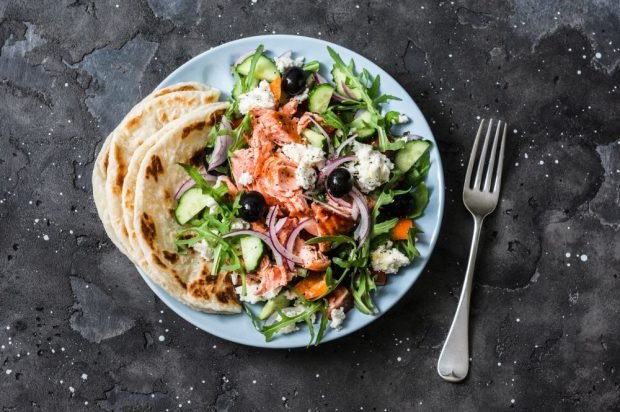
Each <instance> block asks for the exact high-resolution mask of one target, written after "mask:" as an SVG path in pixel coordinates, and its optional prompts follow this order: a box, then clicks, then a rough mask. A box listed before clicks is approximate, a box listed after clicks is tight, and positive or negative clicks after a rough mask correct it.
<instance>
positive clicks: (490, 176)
mask: <svg viewBox="0 0 620 412" xmlns="http://www.w3.org/2000/svg"><path fill="white" fill-rule="evenodd" d="M501 129H502V121H501V120H498V121H497V129H496V131H495V138H493V146H492V147H491V153H490V154H489V167H488V168H487V177H486V178H485V179H484V189H483V190H484V191H485V192H488V191H489V190H490V189H491V180H493V168H494V167H495V158H496V157H497V141H498V140H499V132H500V131H501Z"/></svg>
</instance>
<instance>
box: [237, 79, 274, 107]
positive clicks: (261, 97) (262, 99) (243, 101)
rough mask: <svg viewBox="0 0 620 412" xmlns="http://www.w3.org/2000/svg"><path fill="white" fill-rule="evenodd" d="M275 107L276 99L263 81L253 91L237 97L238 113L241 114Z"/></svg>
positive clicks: (267, 84)
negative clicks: (256, 109) (255, 109)
mask: <svg viewBox="0 0 620 412" xmlns="http://www.w3.org/2000/svg"><path fill="white" fill-rule="evenodd" d="M275 107H276V99H275V97H274V96H273V93H271V89H270V88H269V83H267V82H266V81H265V80H262V81H261V82H260V83H259V84H258V87H256V88H255V89H252V90H250V91H249V92H247V93H243V94H242V95H240V96H239V111H240V112H241V113H242V114H246V113H248V112H249V111H250V110H252V109H254V108H264V109H275Z"/></svg>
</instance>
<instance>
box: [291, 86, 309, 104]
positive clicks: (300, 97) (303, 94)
mask: <svg viewBox="0 0 620 412" xmlns="http://www.w3.org/2000/svg"><path fill="white" fill-rule="evenodd" d="M308 91H309V89H308V88H307V87H306V89H305V90H304V91H303V92H301V93H300V94H298V95H297V96H293V99H295V100H297V101H298V102H299V103H301V102H303V101H305V100H306V99H307V98H308Z"/></svg>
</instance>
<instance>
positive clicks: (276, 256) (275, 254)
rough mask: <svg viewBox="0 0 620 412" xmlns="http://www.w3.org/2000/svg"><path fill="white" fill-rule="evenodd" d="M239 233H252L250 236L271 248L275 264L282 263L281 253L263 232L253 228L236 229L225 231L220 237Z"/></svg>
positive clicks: (224, 237) (239, 234) (238, 234)
mask: <svg viewBox="0 0 620 412" xmlns="http://www.w3.org/2000/svg"><path fill="white" fill-rule="evenodd" d="M241 235H252V236H256V237H258V238H260V240H262V241H263V242H265V244H266V245H267V246H269V248H270V249H271V253H273V258H274V259H275V261H276V265H278V266H282V264H283V261H282V255H281V254H280V253H278V251H277V250H276V248H275V247H274V246H273V242H272V241H271V239H270V238H269V236H267V235H265V234H264V233H260V232H257V231H255V230H236V231H234V232H229V233H226V234H225V235H222V239H226V238H229V237H233V236H241Z"/></svg>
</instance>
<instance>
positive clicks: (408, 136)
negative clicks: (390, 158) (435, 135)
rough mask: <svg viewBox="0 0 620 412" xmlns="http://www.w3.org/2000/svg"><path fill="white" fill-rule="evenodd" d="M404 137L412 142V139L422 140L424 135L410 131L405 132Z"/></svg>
mask: <svg viewBox="0 0 620 412" xmlns="http://www.w3.org/2000/svg"><path fill="white" fill-rule="evenodd" d="M403 138H404V139H405V140H406V141H408V142H410V141H412V140H422V139H424V138H423V137H422V136H418V135H417V134H412V133H410V132H408V131H407V132H405V134H403Z"/></svg>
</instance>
